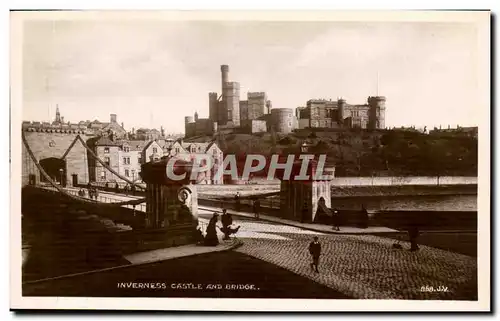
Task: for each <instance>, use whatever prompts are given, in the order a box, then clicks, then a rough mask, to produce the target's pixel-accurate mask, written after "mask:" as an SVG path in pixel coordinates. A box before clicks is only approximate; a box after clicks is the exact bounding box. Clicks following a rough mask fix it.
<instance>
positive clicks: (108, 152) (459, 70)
mask: <svg viewBox="0 0 500 321" xmlns="http://www.w3.org/2000/svg"><path fill="white" fill-rule="evenodd" d="M10 18H11V44H10V45H11V61H10V63H11V67H10V70H11V79H10V80H11V83H10V98H11V105H10V110H11V210H10V222H11V226H10V232H11V234H10V238H11V242H10V244H11V254H10V262H11V264H10V267H11V272H10V273H11V275H10V279H11V283H10V294H11V302H10V307H11V309H13V310H25V309H76V310H80V309H83V310H87V309H92V310H142V311H144V310H166V311H176V310H182V311H251V312H256V311H286V312H295V311H308V312H316V311H328V312H341V311H342V312H343V311H354V312H356V311H384V312H387V311H420V312H424V311H465V312H486V311H490V309H491V305H490V302H491V287H490V281H491V270H490V264H491V257H490V246H491V245H490V240H491V235H490V231H491V229H490V223H491V220H490V217H491V216H490V190H489V188H490V187H489V186H490V163H489V159H490V127H489V126H490V125H489V124H490V24H491V16H490V12H489V11H349V12H347V11H346V12H343V11H338V12H335V11H321V12H320V11H302V12H301V11H295V12H291V11H273V12H271V11H220V12H218V11H11V13H10Z"/></svg>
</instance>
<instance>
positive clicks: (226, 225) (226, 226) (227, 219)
mask: <svg viewBox="0 0 500 321" xmlns="http://www.w3.org/2000/svg"><path fill="white" fill-rule="evenodd" d="M220 221H221V223H222V229H221V231H222V233H224V240H229V235H230V234H231V229H230V226H231V225H232V224H233V217H232V216H231V214H229V213H228V212H227V210H226V209H224V210H223V211H222V216H221V218H220Z"/></svg>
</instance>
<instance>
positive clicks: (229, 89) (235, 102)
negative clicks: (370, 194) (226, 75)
mask: <svg viewBox="0 0 500 321" xmlns="http://www.w3.org/2000/svg"><path fill="white" fill-rule="evenodd" d="M223 99H224V103H225V105H224V106H225V111H226V119H227V122H229V123H230V125H231V126H234V127H239V126H240V83H238V82H227V83H226V88H225V92H224V94H223Z"/></svg>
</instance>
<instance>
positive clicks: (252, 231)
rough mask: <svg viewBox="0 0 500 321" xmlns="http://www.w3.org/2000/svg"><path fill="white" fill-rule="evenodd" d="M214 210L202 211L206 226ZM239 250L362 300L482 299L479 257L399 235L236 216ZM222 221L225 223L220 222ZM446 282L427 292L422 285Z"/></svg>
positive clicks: (201, 215) (437, 284) (235, 223)
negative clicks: (397, 243)
mask: <svg viewBox="0 0 500 321" xmlns="http://www.w3.org/2000/svg"><path fill="white" fill-rule="evenodd" d="M211 215H212V213H211V212H208V211H200V213H199V216H200V222H201V223H202V224H203V225H205V224H207V223H208V219H209V218H210V217H211ZM233 221H234V225H240V226H241V228H240V231H239V232H238V234H237V237H238V238H240V239H241V240H242V241H243V242H244V244H243V246H241V247H240V248H238V249H237V250H236V251H237V252H240V253H243V254H246V255H249V256H252V257H255V258H258V259H260V260H262V261H265V262H268V263H271V264H274V265H276V266H278V267H281V268H284V269H286V270H288V271H291V272H293V273H295V274H296V275H299V276H302V277H305V278H308V279H310V280H313V281H315V282H316V283H319V284H322V285H325V286H327V287H330V288H332V289H335V290H337V291H340V292H342V293H344V294H346V295H348V296H350V297H353V298H360V299H389V298H390V299H435V300H450V299H453V300H474V299H477V279H476V277H477V259H476V258H474V257H470V256H467V255H462V254H458V253H453V252H449V251H444V250H440V249H436V248H432V247H428V246H421V249H420V251H418V252H410V251H408V250H407V249H409V244H408V243H407V242H404V241H403V242H401V244H402V245H403V247H404V248H405V250H398V249H394V248H392V245H393V244H394V240H392V239H388V238H383V237H378V236H373V235H333V234H322V233H319V232H313V231H308V230H304V229H300V228H297V227H292V226H284V225H278V224H273V223H269V222H263V221H258V220H253V219H246V218H245V219H243V218H236V217H235V218H234V219H233ZM219 224H220V222H219ZM313 236H318V237H319V240H320V242H321V244H322V253H323V254H322V257H321V260H320V262H321V263H320V273H319V274H316V273H315V272H313V271H311V268H310V266H309V263H310V257H309V253H308V251H307V247H308V244H309V242H311V240H312V238H313ZM426 286H433V287H434V288H438V287H440V286H441V287H443V288H444V287H446V288H447V289H446V291H445V292H425V291H422V287H426Z"/></svg>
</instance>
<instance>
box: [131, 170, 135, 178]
mask: <svg viewBox="0 0 500 321" xmlns="http://www.w3.org/2000/svg"><path fill="white" fill-rule="evenodd" d="M131 172H132V178H135V170H132V171H131Z"/></svg>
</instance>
